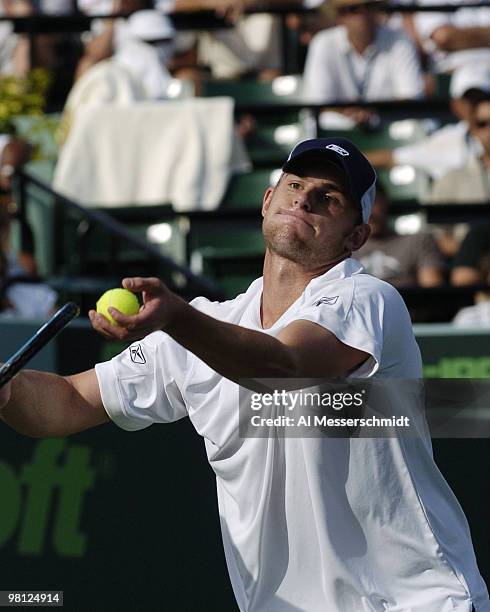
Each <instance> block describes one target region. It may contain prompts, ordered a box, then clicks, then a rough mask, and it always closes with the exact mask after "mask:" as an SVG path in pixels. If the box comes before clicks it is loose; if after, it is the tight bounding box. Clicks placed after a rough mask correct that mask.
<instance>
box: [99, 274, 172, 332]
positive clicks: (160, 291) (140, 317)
mask: <svg viewBox="0 0 490 612" xmlns="http://www.w3.org/2000/svg"><path fill="white" fill-rule="evenodd" d="M122 285H123V287H124V288H125V289H128V290H129V291H132V292H133V293H142V295H143V305H142V306H141V308H140V310H139V312H138V314H136V315H132V316H128V315H124V314H123V313H122V312H120V311H119V310H117V309H115V308H109V313H110V315H111V316H112V318H113V319H114V320H115V321H116V322H117V325H111V324H110V323H109V321H108V320H107V319H106V318H105V317H104V316H103V315H101V314H99V313H97V312H96V311H95V310H91V311H90V312H89V313H88V316H89V318H90V321H91V323H92V327H93V328H94V329H95V330H96V331H98V332H99V333H100V334H102V335H103V336H104V337H105V338H107V339H108V340H120V341H122V342H132V341H133V340H140V339H141V338H144V337H145V336H147V335H148V334H151V333H152V332H154V331H157V330H160V329H162V330H165V327H166V326H167V325H168V324H169V323H170V322H171V321H172V320H173V317H174V316H175V312H176V310H177V308H178V306H179V303H180V302H181V301H182V300H181V298H179V297H178V296H177V295H175V293H172V291H170V290H169V289H168V287H167V286H166V285H165V284H164V283H162V281H161V280H160V279H158V278H140V277H136V278H125V279H124V280H123V282H122Z"/></svg>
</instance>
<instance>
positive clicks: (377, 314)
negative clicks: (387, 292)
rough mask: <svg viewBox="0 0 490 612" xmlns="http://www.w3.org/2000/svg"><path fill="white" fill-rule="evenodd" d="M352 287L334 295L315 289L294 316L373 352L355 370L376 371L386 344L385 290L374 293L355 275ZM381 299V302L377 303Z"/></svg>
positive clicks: (364, 373) (358, 373)
mask: <svg viewBox="0 0 490 612" xmlns="http://www.w3.org/2000/svg"><path fill="white" fill-rule="evenodd" d="M349 285H350V288H349V289H348V290H346V288H342V290H341V291H340V292H335V291H334V292H333V294H332V295H330V294H325V293H315V295H312V296H310V297H309V298H308V304H306V303H305V305H304V306H303V307H302V308H300V309H299V310H298V312H297V313H296V315H295V317H294V319H295V320H304V321H312V322H313V323H316V324H318V325H320V326H321V327H323V328H325V329H327V330H328V331H330V332H331V333H332V334H334V336H336V337H337V338H338V339H339V340H340V341H341V342H343V343H344V344H346V345H347V346H351V347H353V348H356V349H358V350H360V351H364V352H366V353H368V354H369V355H371V358H370V359H368V360H367V361H365V362H364V363H363V364H362V365H361V366H360V368H358V369H357V370H356V372H355V376H361V377H368V376H372V375H373V374H375V372H376V371H377V370H378V368H379V364H380V361H381V347H382V345H383V326H382V316H383V311H384V308H383V304H382V294H381V293H377V294H376V295H375V296H373V294H372V292H365V291H364V290H363V289H362V288H359V287H357V283H356V281H355V280H354V279H352V280H351V283H349ZM378 301H381V303H379V304H378V303H377V302H378Z"/></svg>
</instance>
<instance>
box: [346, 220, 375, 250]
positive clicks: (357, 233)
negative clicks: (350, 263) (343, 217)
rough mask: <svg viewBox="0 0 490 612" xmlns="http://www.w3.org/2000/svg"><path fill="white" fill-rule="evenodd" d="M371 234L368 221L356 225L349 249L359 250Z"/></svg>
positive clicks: (350, 238)
mask: <svg viewBox="0 0 490 612" xmlns="http://www.w3.org/2000/svg"><path fill="white" fill-rule="evenodd" d="M370 235H371V226H370V225H369V224H367V223H362V224H361V225H356V227H355V228H354V230H353V231H352V234H351V235H350V237H349V245H348V247H349V250H350V251H351V252H354V251H358V250H359V249H360V248H361V247H362V245H363V244H365V243H366V241H367V239H368V238H369V236H370Z"/></svg>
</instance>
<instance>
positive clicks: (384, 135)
mask: <svg viewBox="0 0 490 612" xmlns="http://www.w3.org/2000/svg"><path fill="white" fill-rule="evenodd" d="M427 133H428V130H427V125H426V122H425V121H419V120H415V119H404V120H401V121H392V122H386V123H382V124H381V125H380V126H379V127H378V128H372V129H361V128H353V129H333V128H332V129H320V130H319V134H318V135H319V136H320V137H322V138H328V137H330V136H337V137H338V136H340V137H343V138H348V139H349V140H351V141H352V142H353V143H354V144H355V145H357V146H358V147H359V148H360V149H361V150H362V151H369V150H372V149H394V148H395V147H399V146H402V145H404V144H408V143H412V142H417V141H418V140H422V138H424V137H425V136H426V135H427Z"/></svg>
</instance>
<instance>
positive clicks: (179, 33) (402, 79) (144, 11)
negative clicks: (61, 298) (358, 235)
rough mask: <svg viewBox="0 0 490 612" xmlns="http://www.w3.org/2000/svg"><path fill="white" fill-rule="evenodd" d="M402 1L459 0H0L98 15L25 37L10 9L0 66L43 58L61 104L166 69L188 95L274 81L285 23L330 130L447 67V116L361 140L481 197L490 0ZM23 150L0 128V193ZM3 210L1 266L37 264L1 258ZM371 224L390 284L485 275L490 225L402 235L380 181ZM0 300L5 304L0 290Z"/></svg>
mask: <svg viewBox="0 0 490 612" xmlns="http://www.w3.org/2000/svg"><path fill="white" fill-rule="evenodd" d="M404 3H405V4H411V5H417V6H420V7H421V8H423V6H424V5H441V6H443V5H448V4H449V5H456V7H455V10H453V11H449V12H444V11H441V12H427V11H420V12H416V11H415V12H400V13H394V12H392V11H387V10H386V7H387V6H388V3H386V2H382V1H380V0H327V1H324V2H322V0H156V2H152V1H151V0H78V4H77V3H76V2H74V1H73V0H1V1H0V8H1V11H2V12H1V15H2V16H3V17H9V18H15V17H25V16H35V15H51V16H56V15H69V14H73V13H74V12H78V13H81V14H85V15H90V16H92V17H94V16H95V17H97V19H93V20H92V21H91V28H90V30H89V31H87V32H83V33H81V34H74V33H64V32H56V33H44V34H39V35H37V36H35V37H30V38H29V37H28V36H27V35H26V34H23V33H16V32H15V31H14V26H13V22H11V21H9V20H4V21H2V22H0V74H2V75H7V74H12V75H15V76H18V77H22V76H23V75H25V74H26V73H27V72H28V71H29V70H30V69H31V68H32V67H33V66H41V67H45V68H47V69H48V70H51V71H52V72H53V74H54V75H55V85H54V86H53V92H52V95H53V100H55V106H56V99H58V100H59V99H61V100H62V103H63V104H64V103H65V101H66V100H67V101H66V107H65V115H67V114H69V113H73V112H75V111H76V109H77V108H78V107H79V106H80V105H86V104H87V103H91V104H97V103H101V102H108V101H117V100H118V99H122V100H124V101H125V102H126V103H128V102H129V103H130V102H133V101H138V100H164V99H166V98H168V92H169V87H170V86H171V84H172V83H173V82H174V80H175V79H176V78H177V79H183V82H186V83H190V84H191V87H192V91H193V92H195V93H196V94H199V92H200V88H201V85H202V82H203V81H204V80H206V79H234V80H239V79H245V78H248V79H256V80H258V81H272V80H273V79H275V78H276V77H278V76H280V75H281V74H283V71H284V62H283V58H284V52H285V49H284V45H285V44H286V40H291V36H294V37H295V40H296V41H297V49H296V51H297V58H298V72H299V73H300V74H301V75H302V91H301V93H302V96H303V98H304V100H305V101H307V102H310V103H314V104H319V105H322V104H325V105H329V107H328V109H325V111H324V112H322V113H321V115H320V125H321V126H322V127H323V128H325V129H333V130H335V129H336V128H338V129H341V130H346V129H347V130H348V129H359V128H360V129H366V130H369V129H375V128H376V126H377V125H378V123H379V120H380V118H379V116H378V114H377V112H376V111H375V110H374V109H373V108H370V107H369V106H367V105H366V104H365V103H369V102H372V103H374V102H379V101H387V100H399V101H403V100H405V101H409V100H421V99H424V98H426V97H430V96H432V95H433V94H434V92H435V91H436V87H437V79H438V78H439V77H440V75H441V74H446V75H447V77H448V79H450V87H449V97H450V104H451V111H452V113H453V120H452V121H451V122H449V123H447V124H445V125H442V126H438V127H437V129H433V130H432V132H431V133H429V134H428V135H427V136H426V137H425V138H424V139H422V140H419V141H418V142H415V143H413V144H408V145H405V146H401V147H398V148H394V149H377V150H371V151H366V153H367V155H368V157H369V158H370V160H371V162H372V163H373V164H374V165H375V167H376V168H391V167H393V166H395V165H400V164H402V165H410V166H412V167H414V168H419V169H421V170H423V171H424V172H425V173H427V174H428V175H429V176H430V179H431V183H432V191H431V195H430V198H429V200H430V202H431V203H434V204H436V203H442V204H447V203H481V204H489V203H490V7H488V6H484V5H482V6H481V7H478V6H477V7H466V6H465V2H462V1H461V0H415V1H414V2H410V3H409V2H407V1H405V2H404ZM278 7H281V8H284V9H285V10H287V15H286V17H285V18H283V17H282V16H280V15H279V14H278V13H275V12H274V9H277V8H278ZM306 9H311V11H308V10H306ZM268 10H269V11H273V12H267V11H268ZM197 11H210V12H211V13H213V14H214V15H215V16H217V17H219V18H223V19H224V20H225V24H226V27H223V28H215V29H210V30H206V31H204V30H203V31H192V30H188V29H185V30H180V29H178V28H176V26H175V20H174V18H175V17H176V16H178V15H179V14H180V13H193V12H197ZM286 34H288V35H289V39H287V37H286ZM57 97H58V98H57ZM60 97H61V98H60ZM335 103H338V104H339V105H341V106H337V107H336V106H335ZM345 103H349V104H350V105H349V106H348V107H346V106H344V104H345ZM361 103H362V104H361ZM238 130H239V134H240V136H241V137H243V138H244V139H245V142H246V139H247V137H248V136H249V134H250V133H251V132H253V130H254V118H253V117H252V116H250V115H248V116H245V117H243V118H242V120H241V122H240V123H239V124H238ZM28 157H29V145H28V144H27V143H24V142H23V141H22V140H19V139H16V138H15V137H12V136H9V135H1V136H0V187H1V189H2V190H3V194H4V198H7V200H8V199H9V198H8V194H9V192H10V177H11V176H12V174H13V173H14V172H15V169H16V168H17V167H18V166H19V165H22V163H24V162H25V161H26V159H27V158H28ZM0 209H1V210H2V215H3V216H2V217H0V219H1V220H2V226H1V231H2V234H1V235H2V240H1V242H0V246H1V249H0V251H1V252H0V277H3V278H4V279H5V278H6V277H7V276H8V274H10V275H12V274H15V275H18V274H19V269H18V267H16V266H19V265H20V266H21V269H23V270H24V272H25V273H26V274H28V275H31V276H32V275H35V265H34V263H33V262H32V261H31V262H30V263H29V264H26V261H28V260H26V259H25V256H26V254H23V257H24V259H23V260H22V258H21V260H18V261H17V262H13V261H12V260H11V259H9V247H8V238H7V233H8V231H7V229H6V228H8V226H9V219H10V217H9V214H10V213H8V207H7V206H5V204H2V205H1V206H0ZM371 225H372V238H371V239H370V241H369V242H368V243H367V245H365V247H363V249H362V250H361V252H360V253H358V257H359V259H360V260H361V261H362V262H363V264H364V265H365V266H366V268H367V269H368V270H369V271H370V272H371V273H373V274H375V275H377V276H380V277H381V278H384V279H385V280H387V281H389V282H392V283H393V284H395V285H398V286H420V287H436V286H439V285H442V284H445V283H448V282H449V283H452V284H454V285H457V286H461V285H470V284H471V285H474V284H482V285H484V284H487V283H488V282H489V280H490V272H489V270H490V268H489V256H490V255H489V253H490V246H489V245H490V240H489V238H490V230H489V226H478V227H472V226H471V224H468V223H465V224H458V225H457V226H440V227H437V228H426V229H425V230H424V231H421V232H419V233H418V234H405V235H402V234H399V233H398V232H397V231H396V230H395V228H394V226H393V223H392V221H391V218H390V202H389V198H388V196H387V194H386V193H385V191H384V190H383V189H382V188H381V189H379V192H378V197H377V201H376V206H375V209H374V210H373V215H372V218H371ZM8 270H10V272H8ZM12 270H14V272H12ZM3 299H4V304H5V299H6V298H5V291H4V295H3ZM488 303H489V302H488V293H487V292H485V291H481V292H480V293H479V294H478V304H476V305H475V307H474V309H475V310H474V311H472V312H471V313H468V312H467V313H464V314H462V315H461V316H460V317H458V319H457V323H458V324H464V322H465V321H468V320H471V321H472V323H475V321H476V320H477V319H475V317H477V316H481V317H483V318H482V319H481V320H486V321H487V323H488V318H489V314H488V313H489V309H488ZM481 304H486V306H484V307H482V306H481ZM475 313H479V314H475ZM485 317H486V319H485ZM462 322H463V323H462Z"/></svg>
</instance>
